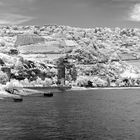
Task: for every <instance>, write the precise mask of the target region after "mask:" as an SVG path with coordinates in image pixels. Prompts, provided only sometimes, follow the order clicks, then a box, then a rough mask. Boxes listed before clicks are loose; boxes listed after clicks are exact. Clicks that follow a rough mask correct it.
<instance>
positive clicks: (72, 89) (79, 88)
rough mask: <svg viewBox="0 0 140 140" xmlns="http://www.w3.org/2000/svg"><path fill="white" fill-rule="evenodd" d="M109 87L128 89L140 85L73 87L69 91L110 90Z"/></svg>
mask: <svg viewBox="0 0 140 140" xmlns="http://www.w3.org/2000/svg"><path fill="white" fill-rule="evenodd" d="M108 89H115V90H116V89H118V90H119V89H120V90H128V89H140V87H95V88H86V87H72V88H71V89H69V90H68V91H76V90H108Z"/></svg>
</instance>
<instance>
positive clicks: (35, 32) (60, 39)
mask: <svg viewBox="0 0 140 140" xmlns="http://www.w3.org/2000/svg"><path fill="white" fill-rule="evenodd" d="M0 53H1V54H3V55H7V56H9V55H10V57H12V59H16V57H18V58H19V57H21V58H23V59H25V61H26V62H27V61H29V62H30V61H31V62H35V63H36V64H37V63H38V64H39V65H40V64H41V65H42V64H45V65H48V64H54V62H55V60H56V59H58V58H59V57H62V56H63V57H66V58H68V60H69V61H70V62H71V63H73V64H75V65H76V66H77V70H78V78H79V77H81V76H87V77H88V76H89V77H95V76H98V78H100V79H102V80H105V81H106V77H107V76H108V78H109V79H111V80H117V79H120V78H121V77H125V76H124V75H125V72H126V71H127V72H128V73H129V75H131V74H137V75H139V73H140V70H139V69H138V68H136V67H135V66H132V65H131V64H130V63H126V62H122V61H123V60H138V59H139V58H140V29H136V28H135V29H125V28H124V29H120V28H114V29H110V28H89V29H88V28H87V29H85V28H75V27H69V26H58V25H44V26H42V27H39V26H1V27H0ZM7 58H8V57H7ZM3 59H4V61H5V59H6V57H2V60H3ZM12 59H11V60H10V61H12ZM23 63H24V61H22V65H23ZM9 64H10V62H9ZM90 64H91V65H90ZM86 65H90V66H89V67H86V69H85V68H84V67H85V66H86ZM118 67H119V69H118ZM13 69H14V70H15V68H13ZM26 69H28V70H27V71H28V72H29V71H32V68H30V67H28V68H26ZM18 71H19V69H18ZM28 72H27V73H28ZM19 73H20V72H19ZM19 73H18V75H19ZM31 73H32V72H31ZM41 73H42V72H41ZM46 73H47V72H46ZM22 74H23V73H22ZM27 75H28V76H27ZM29 75H32V74H26V78H27V79H28V80H29V79H30V81H32V77H31V76H29ZM46 75H47V74H46ZM55 76H56V75H55ZM13 77H14V78H16V79H18V76H17V77H16V75H15V74H14V76H13ZM21 77H22V76H20V78H21ZM23 77H24V76H23ZM126 77H127V76H126ZM132 77H134V75H133V76H132ZM132 77H131V78H132ZM46 78H49V77H48V76H46ZM50 78H51V77H50ZM36 79H37V78H35V80H36ZM87 79H88V78H87ZM78 80H79V79H78ZM93 81H94V80H93ZM95 81H96V80H95ZM94 83H96V82H94Z"/></svg>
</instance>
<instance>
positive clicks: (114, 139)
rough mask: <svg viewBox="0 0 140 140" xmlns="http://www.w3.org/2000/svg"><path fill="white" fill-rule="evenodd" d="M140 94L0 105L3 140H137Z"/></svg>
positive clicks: (78, 94) (83, 94)
mask: <svg viewBox="0 0 140 140" xmlns="http://www.w3.org/2000/svg"><path fill="white" fill-rule="evenodd" d="M139 132H140V90H138V89H137V90H134V89H133V90H131V89H130V90H103V89H102V90H94V91H92V90H90V91H71V92H66V93H56V94H54V96H53V97H51V98H48V97H45V98H44V97H41V96H40V97H25V98H24V101H23V102H21V103H15V102H11V101H0V139H6V140H7V139H9V140H57V139H58V140H59V139H60V140H63V139H64V140H65V139H66V140H67V139H68V140H85V139H87V140H93V139H94V140H127V139H128V140H135V139H136V140H137V139H139V138H140V134H139Z"/></svg>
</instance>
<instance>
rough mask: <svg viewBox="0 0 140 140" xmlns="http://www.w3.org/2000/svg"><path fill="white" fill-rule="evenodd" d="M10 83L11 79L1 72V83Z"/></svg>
mask: <svg viewBox="0 0 140 140" xmlns="http://www.w3.org/2000/svg"><path fill="white" fill-rule="evenodd" d="M8 81H9V78H8V76H7V74H6V73H4V72H2V71H0V83H1V84H6V83H7V82H8Z"/></svg>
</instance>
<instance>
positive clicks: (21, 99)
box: [13, 97, 23, 102]
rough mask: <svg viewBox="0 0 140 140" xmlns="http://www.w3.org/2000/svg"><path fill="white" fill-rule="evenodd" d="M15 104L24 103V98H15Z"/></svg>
mask: <svg viewBox="0 0 140 140" xmlns="http://www.w3.org/2000/svg"><path fill="white" fill-rule="evenodd" d="M13 100H14V102H22V101H23V98H21V97H18V98H13Z"/></svg>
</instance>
